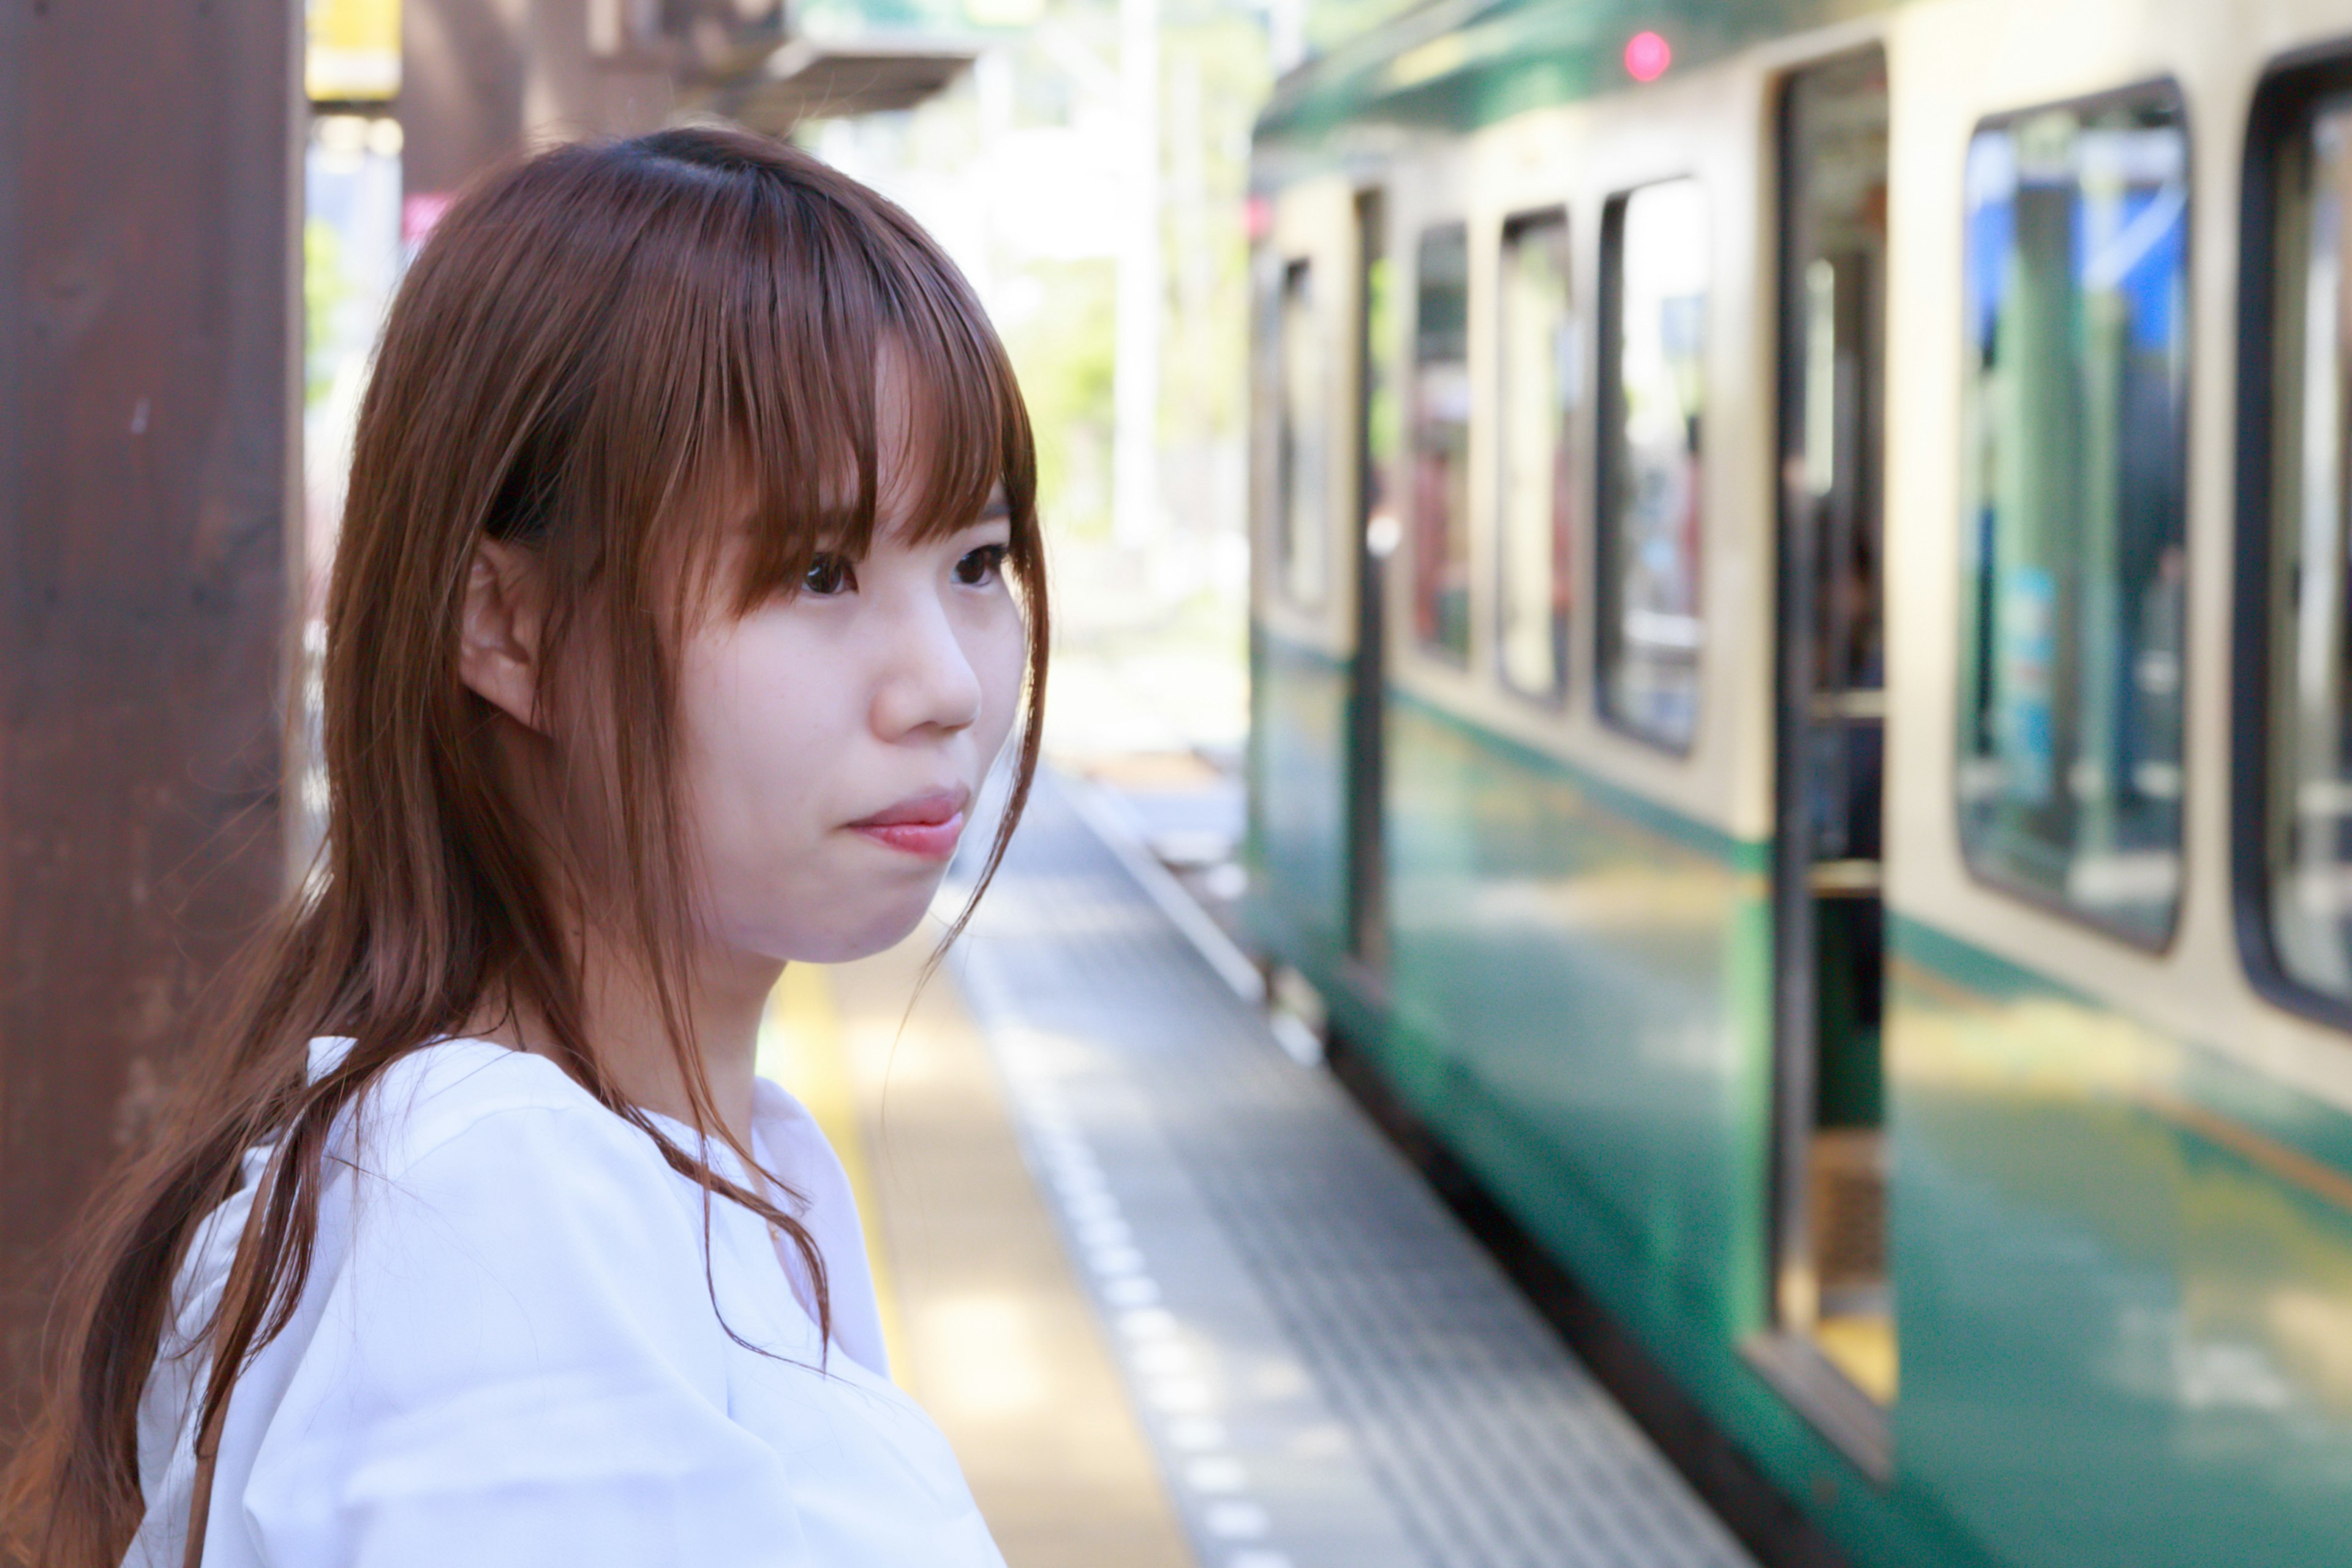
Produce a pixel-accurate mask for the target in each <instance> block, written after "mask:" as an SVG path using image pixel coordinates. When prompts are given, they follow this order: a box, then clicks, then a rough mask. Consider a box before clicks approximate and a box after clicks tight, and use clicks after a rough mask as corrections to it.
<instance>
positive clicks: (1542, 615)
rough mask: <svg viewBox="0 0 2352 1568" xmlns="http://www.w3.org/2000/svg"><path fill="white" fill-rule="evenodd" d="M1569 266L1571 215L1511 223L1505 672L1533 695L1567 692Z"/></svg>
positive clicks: (1504, 358) (1572, 393)
mask: <svg viewBox="0 0 2352 1568" xmlns="http://www.w3.org/2000/svg"><path fill="white" fill-rule="evenodd" d="M1568 264H1569V256H1568V215H1567V214H1566V213H1561V212H1550V213H1539V214H1536V215H1533V216H1527V217H1518V218H1514V219H1512V220H1511V221H1510V222H1509V223H1507V224H1506V225H1505V226H1504V228H1503V261H1502V274H1503V279H1502V282H1503V286H1502V289H1501V291H1500V306H1501V310H1502V320H1501V321H1500V323H1499V330H1498V332H1497V334H1496V335H1497V338H1498V346H1499V358H1500V361H1501V368H1502V395H1501V397H1500V398H1499V399H1498V400H1497V401H1498V403H1499V405H1500V407H1501V415H1502V417H1501V424H1500V427H1499V428H1500V434H1501V437H1502V441H1501V446H1502V475H1501V479H1502V483H1501V485H1500V487H1499V488H1500V489H1501V493H1502V506H1501V511H1502V531H1501V535H1502V536H1501V540H1500V546H1501V548H1500V550H1499V552H1498V560H1497V563H1496V587H1497V588H1498V590H1499V594H1498V596H1497V604H1498V605H1499V607H1500V610H1501V616H1500V621H1499V624H1498V625H1497V626H1496V638H1497V642H1498V647H1497V653H1498V654H1499V656H1500V658H1501V661H1502V669H1503V679H1504V680H1505V681H1506V682H1507V683H1508V684H1509V685H1510V686H1511V687H1512V688H1514V689H1517V690H1519V691H1523V692H1525V693H1527V694H1528V696H1530V697H1548V698H1556V697H1558V696H1559V695H1560V694H1561V692H1562V691H1563V690H1564V689H1566V687H1567V684H1568V616H1569V603H1570V595H1569V589H1570V581H1571V575H1570V558H1569V504H1570V496H1571V495H1572V493H1573V489H1572V483H1571V476H1572V474H1573V458H1572V455H1571V452H1570V446H1569V442H1570V437H1571V435H1572V433H1573V430H1574V426H1575V417H1576V388H1577V371H1578V365H1577V357H1578V349H1577V332H1576V316H1575V313H1574V311H1573V310H1572V308H1571V307H1572V304H1573V301H1572V300H1571V298H1570V293H1569V265H1568Z"/></svg>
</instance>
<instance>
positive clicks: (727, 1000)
mask: <svg viewBox="0 0 2352 1568" xmlns="http://www.w3.org/2000/svg"><path fill="white" fill-rule="evenodd" d="M582 969H583V973H584V975H585V976H586V984H585V985H584V986H583V994H582V997H581V1003H582V1006H583V1011H584V1013H585V1015H586V1016H585V1018H584V1020H583V1023H584V1026H585V1032H586V1035H587V1044H588V1047H589V1049H590V1050H592V1051H593V1052H594V1053H595V1056H596V1059H597V1061H598V1063H599V1065H601V1066H602V1067H603V1068H604V1071H605V1073H606V1074H607V1075H608V1076H609V1077H610V1079H612V1082H613V1085H614V1088H615V1089H617V1090H618V1091H619V1092H620V1096H621V1098H622V1099H623V1100H626V1101H628V1102H629V1103H630V1104H632V1105H635V1106H638V1107H640V1108H642V1109H644V1110H651V1111H655V1112H657V1113H658V1114H660V1115H663V1116H667V1117H670V1118H672V1119H674V1120H676V1121H683V1122H685V1123H686V1124H687V1125H688V1126H689V1127H690V1126H693V1125H695V1123H696V1121H697V1118H696V1116H695V1114H694V1098H693V1095H692V1093H691V1091H690V1090H689V1089H688V1084H687V1079H686V1077H685V1074H684V1073H683V1072H682V1071H681V1070H680V1066H679V1062H678V1058H677V1051H676V1049H675V1047H673V1046H672V1045H671V1042H670V1035H669V1030H668V1027H667V1024H666V1023H665V1021H664V1019H663V1016H662V1009H661V1005H660V1000H659V997H658V994H656V990H655V987H654V985H653V984H652V982H651V980H650V979H649V978H648V977H647V976H646V973H645V972H644V966H643V965H642V964H639V963H634V962H630V961H628V960H627V959H625V958H623V957H622V956H621V955H620V954H619V953H617V952H614V950H613V948H612V946H611V944H609V943H604V942H596V941H593V940H592V941H590V942H588V943H587V958H586V962H585V963H583V965H582ZM782 973H783V966H782V964H780V963H772V962H769V961H765V960H758V961H752V960H740V959H737V960H734V961H732V962H728V961H709V960H706V961H705V962H702V963H698V964H696V965H695V966H694V968H693V971H692V972H691V973H688V974H687V975H684V976H682V977H681V980H682V982H683V984H682V985H681V987H680V993H679V994H678V995H677V997H676V999H675V1000H676V1001H677V1004H678V1005H679V1007H680V1009H681V1011H682V1012H683V1014H684V1017H683V1020H682V1021H683V1023H684V1024H685V1025H686V1026H687V1029H688V1038H689V1040H690V1042H691V1045H692V1047H693V1049H694V1051H695V1053H696V1055H697V1056H698V1058H700V1065H701V1068H702V1074H703V1078H704V1079H705V1081H706V1082H707V1083H708V1084H709V1089H710V1104H711V1109H712V1110H714V1111H715V1112H716V1113H717V1115H718V1118H719V1127H718V1128H712V1129H709V1131H714V1132H716V1131H719V1129H720V1128H723V1129H724V1130H725V1131H727V1132H728V1133H730V1134H731V1135H732V1136H733V1137H734V1138H735V1139H736V1141H737V1142H744V1143H748V1142H749V1140H750V1138H751V1085H752V1079H754V1077H755V1076H756V1071H757V1063H758V1058H759V1049H760V1022H761V1018H762V1016H764V1015H765V1014H766V1012H767V1005H768V997H769V994H770V993H772V991H773V990H774V989H775V984H776V981H777V979H778V978H779V977H780V976H781V975H782ZM467 1034H469V1035H472V1036H474V1037H477V1038H480V1039H488V1040H495V1041H497V1042H499V1044H501V1045H507V1046H511V1047H515V1048H517V1049H519V1050H526V1051H531V1052H533V1053H535V1054H537V1055H540V1056H547V1057H552V1056H553V1055H554V1054H555V1053H554V1050H553V1043H552V1036H551V1032H550V1030H549V1029H548V1027H547V1024H546V1020H545V1019H544V1018H542V1017H540V1016H536V1014H535V1012H534V1011H532V1010H530V1009H526V1008H524V1007H522V1006H521V1005H519V1004H518V1005H512V1006H500V1007H497V1008H488V1007H486V1008H485V1009H484V1010H483V1012H482V1013H480V1014H478V1015H477V1016H476V1017H475V1018H474V1019H473V1020H472V1021H471V1022H469V1024H468V1026H467Z"/></svg>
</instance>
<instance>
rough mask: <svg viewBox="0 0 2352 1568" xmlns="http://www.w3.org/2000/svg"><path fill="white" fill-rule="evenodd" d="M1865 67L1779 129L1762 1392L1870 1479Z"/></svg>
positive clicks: (1845, 73)
mask: <svg viewBox="0 0 2352 1568" xmlns="http://www.w3.org/2000/svg"><path fill="white" fill-rule="evenodd" d="M1886 109H1887V92H1886V61H1885V54H1884V52H1883V51H1882V50H1880V49H1878V48H1876V47H1872V48H1869V49H1865V50H1863V51H1860V52H1858V53H1855V54H1853V55H1847V56H1843V57H1840V58H1836V59H1833V60H1830V61H1826V62H1824V63H1822V64H1821V65H1818V66H1815V67H1812V68H1808V69H1806V70H1803V71H1801V72H1799V73H1798V74H1796V75H1795V76H1793V77H1791V78H1790V79H1789V81H1788V83H1787V92H1786V97H1785V98H1784V99H1783V100H1782V113H1781V123H1780V132H1781V143H1780V158H1781V165H1780V166H1781V175H1782V177H1781V204H1782V205H1781V208H1780V263H1781V265H1780V572H1779V581H1780V606H1779V608H1780V614H1779V617H1778V626H1779V637H1780V647H1779V649H1778V669H1779V679H1778V683H1777V684H1778V692H1779V710H1780V711H1779V723H1778V727H1777V734H1778V756H1777V770H1776V771H1777V780H1776V783H1777V791H1776V793H1777V798H1778V802H1779V805H1778V823H1777V833H1776V836H1775V837H1776V852H1775V862H1776V863H1775V867H1774V878H1773V884H1774V891H1773V898H1774V906H1775V908H1774V914H1775V931H1776V947H1777V963H1775V965H1774V969H1775V973H1776V976H1777V979H1776V990H1777V995H1776V997H1775V1021H1776V1036H1777V1038H1776V1052H1777V1071H1776V1075H1775V1076H1776V1082H1777V1089H1778V1094H1777V1099H1778V1114H1779V1128H1778V1138H1777V1140H1776V1152H1777V1160H1776V1165H1777V1169H1776V1172H1775V1175H1776V1178H1777V1180H1776V1183H1775V1205H1776V1213H1775V1215H1774V1220H1775V1225H1774V1241H1775V1253H1776V1257H1775V1260H1774V1261H1775V1279H1774V1297H1775V1300H1774V1302H1773V1307H1774V1310H1775V1318H1776V1322H1777V1327H1778V1330H1779V1332H1778V1333H1777V1334H1776V1335H1775V1336H1773V1337H1772V1342H1773V1355H1772V1357H1771V1360H1772V1362H1773V1363H1775V1367H1776V1369H1777V1371H1778V1372H1779V1373H1780V1374H1781V1375H1780V1376H1779V1377H1777V1378H1776V1381H1778V1382H1780V1383H1781V1384H1783V1385H1784V1387H1786V1388H1787V1389H1788V1392H1790V1394H1791V1395H1792V1397H1794V1398H1796V1399H1797V1401H1798V1402H1799V1403H1800V1404H1801V1405H1802V1406H1803V1407H1804V1408H1805V1410H1806V1413H1807V1414H1808V1415H1810V1416H1811V1418H1812V1419H1813V1420H1814V1421H1815V1422H1816V1424H1817V1425H1820V1426H1823V1427H1824V1429H1825V1430H1828V1431H1829V1432H1830V1433H1831V1435H1832V1436H1834V1437H1837V1438H1840V1439H1841V1440H1842V1441H1843V1446H1844V1447H1846V1448H1847V1450H1848V1451H1849V1452H1850V1453H1853V1454H1854V1456H1855V1457H1856V1458H1859V1459H1862V1460H1863V1461H1864V1463H1865V1464H1866V1465H1869V1466H1871V1468H1881V1467H1883V1464H1884V1458H1885V1415H1884V1412H1885V1406H1886V1405H1889V1404H1891V1403H1892V1402H1893V1400H1894V1398H1895V1385H1896V1365H1895V1321H1894V1301H1893V1299H1892V1296H1891V1293H1890V1291H1889V1289H1888V1278H1887V1270H1886V1245H1885V1237H1886V1145H1885V1131H1884V1125H1883V1122H1884V1118H1883V1115H1882V1105H1883V1099H1884V1096H1883V1091H1882V1080H1881V1059H1880V1018H1881V1016H1882V1010H1883V998H1884V994H1885V906H1884V904H1883V902H1882V900H1881V896H1880V888H1881V872H1882V858H1881V854H1882V839H1881V816H1882V799H1883V792H1884V784H1883V770H1884V765H1885V754H1886V753H1885V723H1886V689H1885V626H1884V624H1883V619H1882V606H1883V604H1884V594H1885V576H1884V569H1883V559H1884V557H1883V552H1882V544H1883V540H1884V531H1883V516H1882V507H1881V500H1882V489H1881V462H1882V454H1883V452H1884V449H1885V443H1884V439H1883V410H1884V406H1885V254H1886V172H1887V171H1886V121H1887V115H1886Z"/></svg>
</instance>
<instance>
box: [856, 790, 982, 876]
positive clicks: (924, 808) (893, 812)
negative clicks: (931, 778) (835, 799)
mask: <svg viewBox="0 0 2352 1568" xmlns="http://www.w3.org/2000/svg"><path fill="white" fill-rule="evenodd" d="M970 795H971V792H970V791H968V790H934V791H932V792H930V793H929V794H928V795H916V796H914V797H913V798H911V799H908V800H902V801H900V802H899V803H898V805H894V806H891V807H890V808H889V809H887V811H877V812H876V813H875V814H874V815H873V816H869V817H866V819H865V820H864V821H862V822H853V823H851V824H850V825H849V826H850V830H851V831H852V832H854V833H862V834H864V835H865V836H866V837H868V838H870V839H872V840H874V842H875V843H877V844H880V845H883V846H885V847H888V848H891V849H897V850H899V851H901V852H903V853H905V854H908V855H913V856H917V857H919V858H922V859H925V860H945V859H947V858H949V857H950V856H952V855H953V854H954V853H955V848H956V840H957V839H959V838H961V837H963V808H964V805H965V803H966V801H967V800H968V799H969V798H970Z"/></svg>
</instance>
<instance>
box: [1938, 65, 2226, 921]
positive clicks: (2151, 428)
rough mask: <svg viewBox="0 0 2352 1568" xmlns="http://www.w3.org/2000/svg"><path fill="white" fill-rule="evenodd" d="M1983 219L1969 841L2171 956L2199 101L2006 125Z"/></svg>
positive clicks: (1990, 147)
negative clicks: (2192, 168)
mask: <svg viewBox="0 0 2352 1568" xmlns="http://www.w3.org/2000/svg"><path fill="white" fill-rule="evenodd" d="M1965 199H1966V202H1967V218H1966V239H1965V245H1966V255H1965V260H1966V275H1965V293H1966V311H1967V314H1966V318H1965V319H1966V330H1967V332H1968V360H1967V363H1968V380H1967V384H1966V386H1965V389H1964V410H1965V426H1964V428H1965V429H1966V431H1967V433H1968V434H1967V438H1968V440H1969V460H1968V461H1967V462H1966V463H1965V464H1964V465H1963V471H1964V476H1965V477H1964V480H1963V483H1964V485H1965V486H1966V487H1967V494H1966V501H1965V506H1964V510H1963V513H1962V515H1963V516H1964V517H1965V518H1966V519H1967V520H1968V526H1967V527H1966V528H1965V529H1964V530H1963V531H1962V533H1963V539H1964V544H1963V556H1964V559H1963V562H1962V581H1963V582H1964V583H1966V584H1969V589H1968V592H1969V595H1970V598H1971V600H1972V603H1970V604H1969V605H1968V606H1967V609H1966V612H1965V613H1964V614H1963V616H1962V617H1961V642H1962V646H1961V650H1960V651H1961V659H1960V679H1961V683H1962V697H1961V704H1960V735H1959V752H1958V778H1957V781H1956V784H1957V794H1958V809H1959V821H1960V838H1961V844H1962V847H1963V848H1964V850H1965V852H1966V854H1967V857H1968V859H1969V865H1970V866H1971V867H1972V868H1974V869H1975V870H1976V872H1977V874H1978V875H1979V876H1982V877H1984V878H1986V879H1988V880H1990V881H1994V882H1997V883H2000V884H2001V885H2004V886H2007V887H2010V888H2012V889H2017V890H2020V891H2022V892H2025V893H2027V894H2028V895H2030V896H2032V897H2035V898H2038V899H2042V900H2048V901H2050V902H2052V903H2053V904H2055V905H2057V906H2059V907H2062V908H2063V909H2066V910H2070V911H2072V912H2074V913H2077V914H2080V915H2082V916H2084V917H2085V918H2087V919H2089V920H2091V921H2094V922H2095V923H2097V924H2099V925H2101V926H2103V927H2105V928H2106V929H2108V930H2110V931H2114V932H2115V933H2116V934H2118V935H2120V936H2123V937H2125V938H2126V939H2128V940H2131V941H2135V942H2141V943H2143V944H2146V945H2148V946H2157V945H2160V944H2162V943H2163V942H2165V941H2166V940H2167V938H2168V936H2169V934H2170V932H2171V930H2172V923H2173V916H2174V912H2175V910H2176V909H2177V908H2178V906H2179V896H2180V814H2181V751H2180V744H2181V703H2180V697H2181V674H2182V666H2183V658H2182V654H2183V648H2182V637H2183V632H2184V621H2185V618H2186V608H2187V606H2186V599H2185V586H2186V584H2185V574H2186V557H2185V553H2184V549H2183V545H2184V535H2183V529H2184V524H2185V521H2186V510H2185V500H2186V484H2187V450H2186V417H2187V412H2188V399H2189V324H2188V288H2189V221H2188V217H2189V142H2188V135H2187V132H2186V129H2185V126H2184V123H2183V116H2182V110H2181V103H2180V98H2179V93H2178V92H2177V91H2175V90H2174V89H2170V88H2168V87H2159V88H2154V89H2140V90H2136V91H2133V92H2130V93H2126V94H2120V95H2116V96H2114V97H2110V98H2107V99H2105V100H2098V101H2096V102H2095V103H2089V104H2084V105H2080V106H2076V107H2072V108H2060V109H2052V110H2039V111H2035V112H2032V113H2028V114H2023V115H2018V116H2015V117H2011V118H2008V119H2005V120H2001V121H1992V122H1989V123H1987V124H1986V125H1984V126H1983V127H1981V128H1980V129H1979V131H1978V132H1977V134H1976V136H1975V138H1974V139H1973V140H1972V141H1971V142H1970V143H1969V158H1968V166H1967V191H1966V198H1965Z"/></svg>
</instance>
